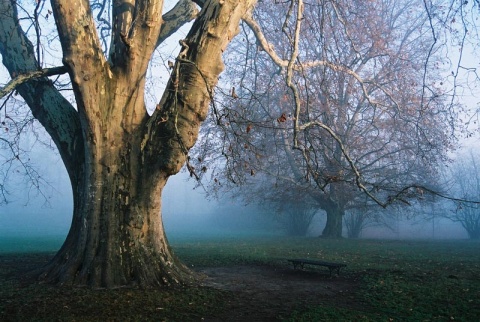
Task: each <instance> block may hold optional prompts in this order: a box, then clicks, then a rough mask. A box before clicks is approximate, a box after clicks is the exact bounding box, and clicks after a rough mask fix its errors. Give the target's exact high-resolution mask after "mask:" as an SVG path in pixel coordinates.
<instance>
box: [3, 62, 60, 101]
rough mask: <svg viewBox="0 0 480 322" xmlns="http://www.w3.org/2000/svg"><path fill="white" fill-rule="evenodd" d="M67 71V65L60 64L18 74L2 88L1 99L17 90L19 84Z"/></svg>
mask: <svg viewBox="0 0 480 322" xmlns="http://www.w3.org/2000/svg"><path fill="white" fill-rule="evenodd" d="M66 72H67V69H66V68H65V66H58V67H51V68H44V69H41V70H36V71H33V72H28V73H25V74H21V75H18V76H16V77H15V78H14V79H12V80H11V81H9V82H8V83H7V84H6V85H5V86H4V87H2V88H0V99H1V98H3V97H4V96H5V95H7V94H8V93H10V92H11V91H13V90H15V88H17V87H18V86H20V85H22V84H24V83H26V82H28V81H30V80H32V79H36V78H40V77H48V76H54V75H62V74H65V73H66Z"/></svg>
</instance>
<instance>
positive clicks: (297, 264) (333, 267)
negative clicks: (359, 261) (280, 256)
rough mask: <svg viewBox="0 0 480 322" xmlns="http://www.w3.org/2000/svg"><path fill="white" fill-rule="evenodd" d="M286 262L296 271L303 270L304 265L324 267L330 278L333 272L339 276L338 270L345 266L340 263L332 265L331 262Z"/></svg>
mask: <svg viewBox="0 0 480 322" xmlns="http://www.w3.org/2000/svg"><path fill="white" fill-rule="evenodd" d="M288 261H289V262H290V263H292V264H293V269H297V267H299V268H300V269H303V267H304V265H305V264H308V265H317V266H325V267H327V268H328V270H329V271H330V276H332V272H333V271H336V272H337V275H340V268H342V267H346V266H347V265H346V264H342V263H332V262H325V261H319V260H314V259H288Z"/></svg>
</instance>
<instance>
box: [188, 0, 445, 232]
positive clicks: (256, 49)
mask: <svg viewBox="0 0 480 322" xmlns="http://www.w3.org/2000/svg"><path fill="white" fill-rule="evenodd" d="M421 4H422V3H421V2H418V1H369V2H355V3H352V2H348V1H343V2H342V1H340V2H338V1H337V2H335V3H333V2H320V3H318V4H308V9H305V8H304V7H302V6H300V5H293V2H292V3H284V4H281V3H278V4H276V5H272V4H271V3H262V4H260V5H259V7H258V9H259V10H258V11H255V17H256V18H257V21H259V22H260V25H258V24H256V23H254V22H253V21H249V20H248V19H246V20H245V22H246V23H245V26H244V28H243V31H244V33H243V35H242V37H241V38H239V39H238V41H237V42H235V44H234V45H233V46H232V47H231V51H230V52H229V55H228V56H227V57H228V58H227V60H226V63H227V65H229V66H231V68H230V69H229V72H227V76H229V78H228V82H229V84H231V85H230V87H227V88H226V89H224V93H225V96H224V97H223V99H222V100H219V101H217V103H216V106H215V108H214V109H213V117H212V119H211V122H212V123H211V124H210V126H209V127H207V128H205V132H204V135H203V136H202V145H201V146H200V147H199V152H198V154H199V155H200V157H199V158H198V160H199V162H198V165H197V168H202V169H207V168H208V169H212V168H213V170H212V171H211V172H209V173H210V174H211V175H212V178H213V179H214V180H213V186H214V187H216V188H217V189H223V191H225V190H232V189H233V190H234V191H235V192H234V194H236V195H238V196H242V195H244V194H248V195H250V196H251V197H250V199H251V200H253V199H254V197H255V195H256V196H257V198H258V200H263V199H264V198H265V193H262V191H265V192H266V193H267V194H277V195H283V194H284V192H285V191H289V192H290V191H298V193H297V195H298V194H307V195H309V197H310V198H311V199H312V200H314V202H315V203H316V207H317V208H318V209H322V210H324V211H325V212H326V214H327V222H326V226H325V228H324V230H323V232H322V236H325V237H341V236H342V221H343V216H344V214H345V212H346V211H347V209H354V208H355V207H356V205H357V204H358V202H359V201H358V200H359V199H360V200H363V199H362V198H363V197H362V195H364V194H366V195H368V196H369V198H370V199H371V200H373V201H374V202H376V203H377V204H379V205H380V206H386V205H389V204H392V203H394V202H395V201H398V200H403V199H407V198H409V197H415V196H418V190H417V189H416V188H415V186H419V185H426V184H427V183H428V180H429V179H430V178H431V177H432V176H433V174H434V173H435V171H436V170H435V168H436V166H437V165H438V164H439V163H441V162H442V160H443V158H444V157H445V155H446V152H447V151H448V149H449V147H450V146H449V144H450V138H449V133H450V132H449V131H450V125H451V124H450V122H451V119H449V118H448V117H446V105H445V97H444V96H443V93H442V90H441V88H439V87H438V86H437V85H435V82H437V81H438V79H437V78H435V77H433V76H432V78H430V76H429V77H427V79H425V72H424V70H425V66H426V65H425V60H426V59H427V57H429V56H430V57H431V59H433V58H434V56H432V54H431V53H430V51H429V50H430V49H431V44H432V43H433V42H434V40H433V39H432V35H431V33H430V26H429V24H428V17H427V15H426V13H425V11H424V10H423V9H422V8H423V7H422V6H421ZM260 9H261V10H260ZM285 16H286V17H289V19H282V17H285ZM294 17H301V19H299V18H294ZM247 26H248V27H250V29H248V28H247ZM250 30H253V31H250ZM299 35H301V36H299ZM283 57H290V59H287V58H283ZM259 70H262V73H259V72H258V71H259ZM239 75H241V76H239ZM426 82H427V83H428V86H429V89H430V91H429V92H427V93H426V92H425V91H424V85H423V84H425V83H426ZM218 125H220V127H219V126H218ZM220 154H221V155H222V156H223V157H224V158H225V161H218V159H219V156H220ZM209 162H210V163H209ZM218 165H220V167H219V166H218ZM260 173H262V174H263V175H260ZM266 177H270V179H268V180H266V179H265V178H266ZM257 179H258V181H257ZM220 183H221V184H220ZM231 183H233V185H231ZM236 185H241V187H242V186H243V187H244V188H241V187H240V188H239V189H236V190H235V188H234V187H235V186H236ZM257 185H260V186H262V187H263V188H258V189H252V187H254V186H257ZM252 194H254V196H252ZM291 194H292V199H291V200H295V193H291ZM285 200H287V199H285Z"/></svg>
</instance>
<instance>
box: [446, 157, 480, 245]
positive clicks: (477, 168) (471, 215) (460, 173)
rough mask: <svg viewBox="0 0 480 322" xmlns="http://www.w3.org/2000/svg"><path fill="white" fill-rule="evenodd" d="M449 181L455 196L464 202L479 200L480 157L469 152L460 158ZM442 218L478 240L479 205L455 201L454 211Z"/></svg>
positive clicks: (451, 170)
mask: <svg viewBox="0 0 480 322" xmlns="http://www.w3.org/2000/svg"><path fill="white" fill-rule="evenodd" d="M448 177H449V181H450V183H451V186H452V188H451V189H452V191H453V193H454V194H455V195H458V196H459V197H460V198H462V199H464V200H466V201H471V200H474V201H478V200H480V156H479V155H478V154H475V153H474V152H472V151H470V153H469V154H468V155H464V156H460V157H459V158H458V159H457V160H456V161H455V163H454V165H453V167H452V168H451V169H450V172H449V175H448ZM443 213H444V216H446V217H447V218H449V219H450V220H452V221H454V222H458V223H460V224H461V225H462V227H463V228H464V229H465V231H466V232H467V233H468V236H469V237H470V238H471V239H480V205H479V204H478V203H471V202H462V201H457V202H456V203H455V205H454V209H453V210H452V209H450V211H448V210H447V211H445V212H443Z"/></svg>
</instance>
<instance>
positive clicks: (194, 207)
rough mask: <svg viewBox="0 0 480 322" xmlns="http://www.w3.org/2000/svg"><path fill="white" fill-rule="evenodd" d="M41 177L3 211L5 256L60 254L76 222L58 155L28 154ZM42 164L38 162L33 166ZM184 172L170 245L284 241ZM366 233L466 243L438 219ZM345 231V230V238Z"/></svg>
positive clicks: (268, 222)
mask: <svg viewBox="0 0 480 322" xmlns="http://www.w3.org/2000/svg"><path fill="white" fill-rule="evenodd" d="M30 153H31V155H30V157H31V159H32V160H34V162H37V163H36V168H37V171H38V172H39V173H40V174H41V175H42V177H43V178H44V179H45V181H46V182H47V183H48V184H47V185H44V186H42V189H41V191H40V192H39V191H38V190H37V189H36V188H35V187H32V186H31V183H29V182H28V181H26V180H25V178H14V179H15V180H16V181H15V182H14V184H13V185H12V186H11V187H13V188H11V189H10V191H9V192H10V195H9V196H8V200H9V203H7V204H4V205H1V206H0V238H1V239H2V240H3V242H2V243H0V244H2V245H3V246H0V252H5V251H18V250H24V251H36V250H37V251H38V250H49V251H55V250H57V249H58V248H59V247H60V246H61V244H62V242H63V240H64V239H65V237H66V235H67V233H68V230H69V227H70V223H71V219H72V210H73V202H72V191H71V186H70V182H69V179H68V175H67V172H66V170H65V167H64V166H63V164H62V162H61V160H60V158H59V156H58V154H56V153H54V152H53V151H52V150H51V149H48V148H45V147H43V146H41V145H36V146H34V148H33V149H32V151H31V152H30ZM35 160H40V161H35ZM195 186H196V184H195V182H194V180H192V179H189V176H188V173H187V172H185V171H182V172H180V173H179V174H177V175H175V176H172V177H171V178H170V179H169V181H168V183H167V185H166V187H165V189H164V191H163V196H162V216H163V222H164V225H165V231H166V234H167V237H168V238H169V239H170V240H171V241H175V240H178V239H185V238H188V239H191V238H197V239H198V238H201V239H207V238H217V237H222V238H225V237H232V238H233V237H245V236H248V235H255V236H259V235H264V236H270V235H280V236H281V235H286V231H285V229H284V228H285V227H282V225H281V223H279V222H278V220H276V219H275V217H276V216H275V211H276V210H275V209H269V208H268V206H267V207H265V206H263V207H259V206H256V205H248V206H246V205H244V204H243V203H241V202H239V201H235V200H233V199H231V198H230V197H228V196H225V197H224V198H220V199H219V200H210V199H208V198H206V191H205V190H204V189H206V188H204V187H202V186H200V187H197V188H195ZM325 220H326V215H325V213H324V212H322V211H319V212H318V213H317V214H316V215H315V217H314V218H313V221H312V223H311V225H310V227H309V229H308V232H307V234H306V236H307V237H316V236H320V235H321V233H322V229H323V227H324V226H325ZM390 226H391V227H393V228H394V229H393V230H392V229H391V228H385V227H381V226H374V227H368V228H366V229H364V231H362V233H361V235H360V237H361V238H384V239H466V238H468V236H467V234H466V232H465V231H464V230H463V229H462V227H461V225H460V224H459V223H455V222H452V221H450V220H448V219H442V218H434V219H430V220H420V219H418V218H413V219H410V220H407V219H403V218H401V217H399V218H398V219H397V221H396V222H394V223H392V224H391V225H390ZM345 235H346V231H345V229H344V236H345Z"/></svg>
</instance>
